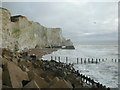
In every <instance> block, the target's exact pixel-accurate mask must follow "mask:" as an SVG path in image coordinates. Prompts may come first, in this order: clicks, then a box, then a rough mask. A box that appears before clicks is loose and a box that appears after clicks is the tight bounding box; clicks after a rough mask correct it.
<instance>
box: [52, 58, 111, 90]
mask: <svg viewBox="0 0 120 90" xmlns="http://www.w3.org/2000/svg"><path fill="white" fill-rule="evenodd" d="M60 59H61V58H60V57H58V61H59V62H60ZM51 60H53V57H52V56H51ZM54 60H57V57H56V56H55V59H54ZM96 60H97V61H96V62H100V61H104V59H102V60H100V59H96ZM81 61H82V63H83V62H84V63H86V58H85V59H84V61H83V58H81ZM88 62H89V63H90V58H88ZM91 62H94V59H93V58H92V61H91ZM66 64H68V57H66ZM77 64H79V58H77ZM74 73H75V74H77V76H79V77H80V78H81V81H82V82H85V83H87V84H89V85H96V87H97V88H106V86H105V85H102V84H100V83H99V82H95V81H94V80H93V79H91V78H90V77H87V76H85V75H83V74H80V73H79V70H77V71H74ZM106 90H110V89H109V88H107V89H106Z"/></svg>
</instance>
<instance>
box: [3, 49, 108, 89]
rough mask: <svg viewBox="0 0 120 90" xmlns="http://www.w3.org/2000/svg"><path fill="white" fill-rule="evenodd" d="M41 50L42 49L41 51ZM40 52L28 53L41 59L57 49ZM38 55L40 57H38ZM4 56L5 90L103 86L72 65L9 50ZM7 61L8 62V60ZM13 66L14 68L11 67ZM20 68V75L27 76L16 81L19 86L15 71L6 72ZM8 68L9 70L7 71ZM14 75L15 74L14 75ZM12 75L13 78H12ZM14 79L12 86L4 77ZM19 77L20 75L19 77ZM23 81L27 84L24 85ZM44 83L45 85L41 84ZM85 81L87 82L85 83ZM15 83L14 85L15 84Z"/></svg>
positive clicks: (5, 51) (4, 52) (4, 51)
mask: <svg viewBox="0 0 120 90" xmlns="http://www.w3.org/2000/svg"><path fill="white" fill-rule="evenodd" d="M40 50H41V49H40ZM40 50H38V49H37V50H35V49H34V50H30V51H27V52H28V55H30V54H35V56H36V57H37V58H38V57H41V56H42V55H45V54H49V53H52V52H53V51H56V49H42V50H41V51H40ZM37 54H38V55H37ZM2 56H3V65H2V66H3V88H7V87H10V88H13V86H14V87H15V88H18V86H19V87H20V88H25V87H27V88H28V87H30V86H29V85H31V83H32V85H33V84H35V82H36V84H37V85H36V84H35V85H34V86H32V87H31V88H33V87H36V86H39V88H98V86H97V85H101V84H99V83H96V82H94V81H92V80H91V79H88V78H87V77H85V76H84V75H82V74H80V73H79V71H75V69H74V68H73V67H72V65H68V64H65V63H61V62H56V61H54V60H51V61H47V60H42V59H41V60H38V59H37V58H36V59H35V58H34V60H30V59H28V56H26V57H25V56H23V55H21V54H19V53H17V52H16V53H14V52H10V51H9V50H3V53H2ZM6 59H7V60H6ZM9 64H11V65H12V66H10V65H9ZM8 67H9V68H8ZM13 67H16V68H19V69H21V70H18V69H16V71H17V72H18V73H20V72H21V73H23V72H24V73H26V75H24V74H23V77H27V78H25V79H26V80H24V79H23V78H21V77H19V78H21V80H20V81H16V83H18V82H19V83H21V84H22V85H21V84H18V86H17V85H16V84H15V83H14V80H17V79H18V77H14V75H16V74H17V73H16V72H14V71H11V72H10V73H9V74H6V72H9V71H10V70H9V69H10V68H13ZM6 68H7V69H8V70H7V71H6ZM13 73H14V74H13ZM11 74H12V75H13V76H11ZM4 76H6V77H9V76H10V78H14V80H13V81H11V83H12V85H10V84H8V82H6V78H5V77H4ZM18 76H19V75H18ZM87 79H88V80H87ZM23 80H24V82H25V84H23ZM90 80H91V81H92V82H94V83H90V82H88V81H90ZM7 81H10V79H7ZM41 81H42V82H44V85H43V84H41V83H40V82H41ZM84 81H85V82H84ZM13 83H14V84H13ZM63 83H64V84H63ZM99 88H103V89H105V90H107V89H106V87H105V86H102V85H101V87H99Z"/></svg>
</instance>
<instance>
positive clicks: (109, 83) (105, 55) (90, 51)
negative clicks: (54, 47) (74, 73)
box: [43, 44, 119, 88]
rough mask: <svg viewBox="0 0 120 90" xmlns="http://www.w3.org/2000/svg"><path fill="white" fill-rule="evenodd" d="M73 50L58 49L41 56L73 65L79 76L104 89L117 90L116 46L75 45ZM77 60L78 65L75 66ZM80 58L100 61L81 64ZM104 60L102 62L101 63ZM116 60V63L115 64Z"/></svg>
mask: <svg viewBox="0 0 120 90" xmlns="http://www.w3.org/2000/svg"><path fill="white" fill-rule="evenodd" d="M74 46H75V50H66V49H59V50H58V51H55V52H53V53H51V54H47V55H44V56H43V59H44V60H51V56H52V57H53V59H55V57H56V58H57V59H56V60H57V61H58V57H60V61H61V62H64V63H66V57H67V59H68V62H67V63H73V64H74V68H75V69H76V70H79V72H80V73H81V74H84V75H86V76H88V77H90V78H92V79H94V80H95V81H96V82H100V83H101V84H103V85H105V86H106V87H110V88H118V55H119V53H118V45H80V44H75V45H74ZM77 58H78V61H79V62H78V64H77ZM81 58H82V59H83V60H84V59H86V60H87V59H88V58H89V59H90V60H91V59H92V58H93V59H94V60H96V59H100V62H99V63H97V64H96V63H82V64H81V62H80V60H81ZM102 59H104V61H102ZM115 60H116V62H115Z"/></svg>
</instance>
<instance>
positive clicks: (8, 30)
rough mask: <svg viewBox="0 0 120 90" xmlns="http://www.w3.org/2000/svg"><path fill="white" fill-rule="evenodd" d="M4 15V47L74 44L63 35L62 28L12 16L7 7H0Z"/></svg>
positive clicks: (19, 48) (18, 47) (23, 47)
mask: <svg viewBox="0 0 120 90" xmlns="http://www.w3.org/2000/svg"><path fill="white" fill-rule="evenodd" d="M0 11H1V15H2V17H1V18H0V21H1V22H2V25H1V26H2V28H0V29H1V30H0V31H2V34H0V35H2V47H3V48H9V49H12V50H23V49H25V48H27V49H29V48H44V47H56V46H68V47H69V46H73V44H72V42H71V41H70V40H65V38H64V37H63V36H62V30H61V28H47V27H44V26H42V25H40V24H39V23H37V22H32V21H28V19H27V18H26V17H25V16H21V15H19V16H11V14H10V12H9V11H8V10H6V9H3V8H0Z"/></svg>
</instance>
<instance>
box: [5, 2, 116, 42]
mask: <svg viewBox="0 0 120 90" xmlns="http://www.w3.org/2000/svg"><path fill="white" fill-rule="evenodd" d="M117 5H118V4H117V3H113V2H88V3H65V2H64V3H55V2H40V3H38V2H37V3H33V2H32V3H30V2H29V3H28V2H27V3H25V2H24V3H12V2H11V3H10V2H9V3H3V7H5V8H7V9H9V10H10V11H12V15H16V14H22V15H25V16H27V17H28V18H29V20H32V21H37V22H40V23H41V24H42V25H44V26H46V27H60V28H62V29H63V34H64V36H65V37H67V38H71V39H72V40H73V41H82V40H84V39H85V40H87V39H88V40H90V39H91V40H94V41H95V42H96V40H97V41H99V40H101V41H102V40H103V41H105V40H108V41H110V39H111V42H113V41H116V40H117V32H118V30H117V26H118V25H117V22H116V21H115V20H116V19H117V15H118V10H117V9H118V6H117ZM85 33H94V34H91V35H85ZM97 36H99V37H100V38H97ZM113 36H114V38H113ZM78 38H80V40H77V39H78ZM101 38H102V39H101Z"/></svg>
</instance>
